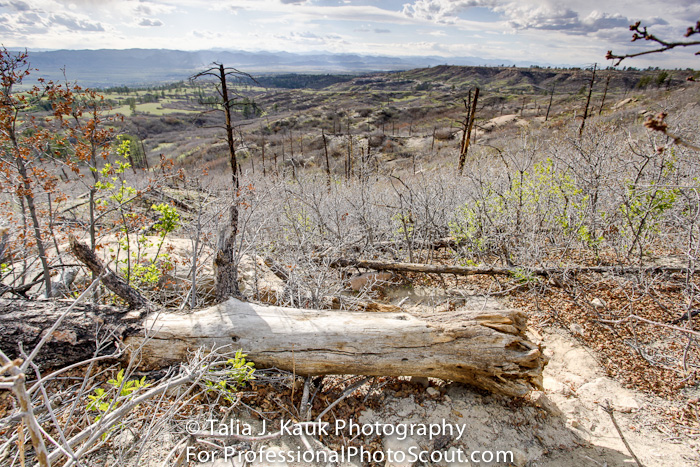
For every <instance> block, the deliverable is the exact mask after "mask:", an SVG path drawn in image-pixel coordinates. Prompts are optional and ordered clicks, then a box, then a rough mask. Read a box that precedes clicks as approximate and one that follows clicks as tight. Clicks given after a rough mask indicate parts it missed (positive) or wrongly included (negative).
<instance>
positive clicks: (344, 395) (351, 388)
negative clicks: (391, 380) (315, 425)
mask: <svg viewBox="0 0 700 467" xmlns="http://www.w3.org/2000/svg"><path fill="white" fill-rule="evenodd" d="M372 378H374V377H373V376H368V377H366V378H362V379H361V380H360V381H358V382H357V383H355V384H353V385H352V386H350V387H349V388H347V389H346V390H345V391H344V392H343V394H341V395H340V397H339V398H337V399H336V400H335V401H333V403H332V404H331V405H329V406H328V407H326V409H325V410H324V411H323V412H321V413H320V414H319V416H318V417H316V422H320V421H321V419H322V418H323V416H324V415H326V414H327V413H328V412H329V411H330V410H331V409H332V408H333V407H335V406H336V405H338V404H339V403H340V401H342V400H343V399H345V398H346V397H348V396H349V395H350V394H352V393H353V392H355V390H356V389H357V388H359V387H360V386H362V385H363V384H365V383H366V382H367V381H369V380H370V379H372Z"/></svg>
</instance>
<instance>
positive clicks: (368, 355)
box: [0, 298, 546, 396]
mask: <svg viewBox="0 0 700 467" xmlns="http://www.w3.org/2000/svg"><path fill="white" fill-rule="evenodd" d="M61 313H62V312H61V309H60V308H59V307H56V306H54V305H53V304H42V303H39V302H36V303H34V304H33V305H31V306H27V302H25V301H10V300H2V301H0V327H1V328H2V329H3V330H6V331H4V332H3V336H2V339H0V347H1V348H2V350H3V351H4V352H5V353H8V354H10V355H13V356H14V355H17V348H18V344H19V343H20V342H23V346H24V348H31V344H32V343H33V342H34V341H35V340H37V339H38V338H39V337H38V336H39V335H40V334H41V333H42V331H43V329H45V328H48V327H50V326H51V324H52V323H53V322H54V321H55V320H56V318H57V317H58V316H59V315H60V314H61ZM129 318H131V320H129ZM134 318H135V316H134V315H125V314H124V312H123V311H120V310H119V309H115V308H109V307H99V308H96V307H91V306H89V305H85V306H80V307H79V308H78V309H76V310H75V312H73V313H71V314H70V316H69V317H67V318H66V319H65V320H64V321H63V323H62V324H61V326H60V327H59V329H58V330H57V331H56V332H55V333H54V338H53V339H52V340H51V341H50V342H49V343H47V344H46V345H45V347H44V349H45V351H44V352H43V354H42V355H41V356H40V359H43V360H40V361H42V362H43V363H44V364H50V365H52V366H57V365H65V364H69V363H74V362H76V361H80V360H81V359H85V358H88V357H92V356H93V355H94V353H95V345H94V339H95V337H94V336H95V331H96V329H98V327H97V326H96V323H101V324H102V329H103V330H104V331H103V332H105V333H107V332H109V333H112V335H113V339H114V341H115V342H116V341H123V342H124V344H126V345H128V346H129V348H131V349H137V348H138V349H140V354H139V361H141V362H142V364H143V365H144V366H146V367H151V368H153V367H163V366H166V365H170V364H174V363H178V362H181V361H184V360H186V359H187V356H188V354H189V352H191V351H192V350H194V349H197V348H199V347H202V346H204V347H206V348H217V349H220V350H231V351H235V350H238V349H243V351H244V352H245V353H247V354H248V358H250V359H251V360H252V361H254V362H255V363H256V366H257V367H277V368H281V369H286V370H290V371H292V370H293V371H295V372H296V374H300V375H325V374H355V375H376V376H424V377H435V378H441V379H445V380H452V381H459V382H463V383H468V384H472V385H474V386H477V387H480V388H482V389H486V390H489V391H493V392H497V393H501V394H506V395H510V396H522V395H524V394H526V393H527V392H528V391H530V390H531V389H539V388H541V385H542V369H543V367H544V365H545V364H546V357H544V356H543V355H542V352H541V349H540V348H539V347H538V346H537V345H535V344H533V343H531V342H529V341H528V340H527V338H526V337H525V334H524V331H525V323H526V318H525V315H524V314H523V313H522V312H519V311H515V310H508V309H494V308H491V309H488V308H487V309H482V308H481V307H479V308H478V309H474V310H469V309H462V310H458V311H455V312H440V313H434V314H430V315H425V316H423V315H421V316H413V315H411V314H408V313H362V312H359V313H355V312H342V311H332V310H303V309H295V308H281V307H274V306H263V305H255V304H252V303H246V302H241V301H238V300H236V299H234V298H231V299H229V300H228V301H226V302H224V303H221V304H219V305H216V306H214V307H210V308H205V309H202V310H199V311H196V312H194V313H191V314H182V313H153V314H151V315H150V316H149V317H148V318H146V319H145V320H142V321H139V320H135V319H134ZM144 336H146V337H144Z"/></svg>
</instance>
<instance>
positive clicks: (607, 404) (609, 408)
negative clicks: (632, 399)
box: [600, 399, 644, 467]
mask: <svg viewBox="0 0 700 467" xmlns="http://www.w3.org/2000/svg"><path fill="white" fill-rule="evenodd" d="M600 407H601V408H602V409H603V410H605V411H606V412H607V413H608V415H610V420H612V422H613V425H615V429H616V430H617V434H618V435H620V439H621V440H622V442H623V443H624V444H625V447H626V448H627V451H629V453H630V454H631V455H632V457H633V458H634V460H635V462H637V466H638V467H644V466H643V465H642V463H641V462H639V459H638V458H637V456H636V455H635V454H634V451H632V447H630V445H629V443H628V442H627V440H626V439H625V435H623V434H622V430H620V426H619V425H618V424H617V420H615V415H614V414H613V412H614V409H613V407H612V406H611V405H610V401H609V400H608V399H605V402H603V403H602V404H601V405H600Z"/></svg>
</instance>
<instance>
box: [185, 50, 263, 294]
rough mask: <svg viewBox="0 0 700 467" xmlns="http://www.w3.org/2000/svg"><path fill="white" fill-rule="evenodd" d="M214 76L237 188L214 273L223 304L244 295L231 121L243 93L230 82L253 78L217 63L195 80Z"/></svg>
mask: <svg viewBox="0 0 700 467" xmlns="http://www.w3.org/2000/svg"><path fill="white" fill-rule="evenodd" d="M206 77H212V78H214V82H215V87H216V90H217V92H218V94H219V96H220V98H221V102H220V103H218V106H219V107H220V108H221V110H222V111H223V112H224V116H225V119H226V120H225V126H224V129H225V130H226V142H227V143H228V152H229V163H230V165H231V185H232V188H233V200H232V203H231V207H230V208H229V222H228V225H227V226H226V228H225V229H223V230H222V231H221V232H220V233H219V240H218V243H217V247H216V254H215V256H214V271H215V276H216V299H217V301H220V302H223V301H225V300H227V299H228V298H229V297H232V296H234V297H240V295H241V292H240V290H239V289H238V269H237V258H236V236H237V234H238V188H239V172H238V162H237V160H236V142H235V139H234V133H233V121H232V118H231V109H232V108H233V107H234V106H235V105H236V104H237V98H238V97H240V95H239V94H237V93H235V92H233V93H231V94H232V96H231V95H230V93H229V89H228V83H227V79H229V80H231V79H232V80H234V81H236V80H238V81H240V80H243V79H246V78H247V79H251V80H252V79H253V78H252V77H251V76H250V75H248V74H247V73H243V72H241V71H238V70H236V69H235V68H226V67H224V65H223V64H221V63H214V64H213V66H212V67H211V68H209V69H207V70H205V71H202V72H200V73H197V74H196V75H194V76H193V77H192V80H196V79H200V78H206Z"/></svg>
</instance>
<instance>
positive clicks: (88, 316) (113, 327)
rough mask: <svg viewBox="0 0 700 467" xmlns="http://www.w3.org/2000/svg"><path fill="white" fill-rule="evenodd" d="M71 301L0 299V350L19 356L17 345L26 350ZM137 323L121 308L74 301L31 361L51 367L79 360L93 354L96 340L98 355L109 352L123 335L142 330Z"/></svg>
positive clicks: (12, 355) (136, 320) (135, 319)
mask: <svg viewBox="0 0 700 467" xmlns="http://www.w3.org/2000/svg"><path fill="white" fill-rule="evenodd" d="M72 303H73V300H56V301H45V300H10V299H0V329H2V333H1V334H0V350H2V351H3V352H5V353H6V354H7V355H8V356H9V357H10V358H12V359H14V358H18V357H20V348H21V349H23V350H24V351H25V352H26V353H27V354H28V353H30V352H31V350H32V349H33V348H34V347H35V346H36V344H38V343H39V341H41V339H42V338H43V337H44V335H45V334H46V332H47V331H48V330H49V329H50V328H51V326H52V325H53V324H54V323H55V322H56V320H58V318H59V317H60V316H61V315H62V314H63V312H64V311H65V310H66V308H68V307H69V306H70V305H71V304H72ZM140 323H141V320H140V319H139V318H138V314H137V313H136V312H128V311H127V310H126V309H124V308H121V307H114V306H105V305H100V306H93V305H88V304H77V305H75V307H74V309H73V311H72V312H71V313H68V315H67V316H66V317H65V318H64V319H63V321H62V323H61V324H60V326H59V327H58V329H56V331H54V333H53V335H52V336H51V339H50V340H49V341H48V342H47V343H46V344H45V346H44V347H43V350H42V351H41V352H39V354H38V355H37V356H36V357H35V359H34V363H36V364H38V365H40V366H42V367H44V368H54V367H62V366H66V365H71V364H73V363H77V362H80V361H83V360H85V359H88V358H91V357H93V356H95V352H96V350H97V348H96V347H97V346H96V343H97V342H103V344H104V345H103V347H102V349H101V351H102V352H101V354H103V355H106V354H109V353H112V352H113V351H114V350H115V345H116V343H117V342H118V341H120V340H121V339H122V338H123V337H124V336H125V335H128V334H131V333H134V332H139V331H141V332H142V327H141V324H140ZM132 326H133V327H132Z"/></svg>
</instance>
